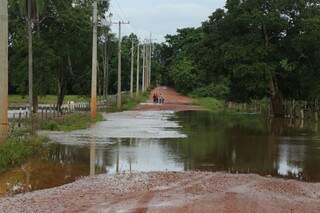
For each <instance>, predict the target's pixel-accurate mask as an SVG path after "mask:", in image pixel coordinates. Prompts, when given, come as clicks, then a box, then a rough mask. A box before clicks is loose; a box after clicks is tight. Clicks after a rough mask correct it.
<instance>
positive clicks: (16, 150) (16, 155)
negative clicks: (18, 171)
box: [0, 137, 46, 172]
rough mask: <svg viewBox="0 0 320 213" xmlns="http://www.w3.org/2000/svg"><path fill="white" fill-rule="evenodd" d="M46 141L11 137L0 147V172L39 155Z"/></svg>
mask: <svg viewBox="0 0 320 213" xmlns="http://www.w3.org/2000/svg"><path fill="white" fill-rule="evenodd" d="M45 140H46V139H45V138H40V137H26V138H16V137H14V138H13V137H11V138H9V139H8V140H7V141H6V142H5V143H3V144H1V145H0V172H4V171H6V170H7V169H9V168H12V167H14V166H17V165H20V164H22V163H23V162H24V161H25V160H27V158H29V157H31V156H33V155H36V154H39V153H40V152H41V150H42V145H43V143H44V141H45Z"/></svg>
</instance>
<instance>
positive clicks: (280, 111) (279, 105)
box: [262, 24, 285, 117]
mask: <svg viewBox="0 0 320 213" xmlns="http://www.w3.org/2000/svg"><path fill="white" fill-rule="evenodd" d="M262 30H263V35H264V41H265V47H266V49H269V46H270V38H269V35H268V31H267V27H266V25H265V24H262ZM270 75H271V78H270V82H269V92H270V99H271V109H272V114H273V116H274V117H284V114H285V113H284V108H283V99H282V95H281V92H280V91H279V87H278V83H277V77H276V76H275V75H274V73H273V72H272V71H271V73H270Z"/></svg>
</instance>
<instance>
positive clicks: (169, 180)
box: [0, 172, 320, 213]
mask: <svg viewBox="0 0 320 213" xmlns="http://www.w3.org/2000/svg"><path fill="white" fill-rule="evenodd" d="M0 212H178V213H179V212H182V213H187V212H196V213H198V212H217V213H220V212H221V213H223V212H226V213H231V212H232V213H233V212H235V213H236V212H240V213H242V212H243V213H247V212H249V213H250V212H270V213H278V212H288V213H291V212H305V213H318V212H320V184H311V183H303V182H298V181H293V180H282V179H274V178H264V177H260V176H258V175H232V174H224V173H209V172H182V173H175V172H168V173H166V172H157V173H137V174H120V175H114V176H108V175H100V176H96V177H92V178H84V179H82V180H79V181H77V182H75V183H72V184H68V185H64V186H61V187H57V188H54V189H48V190H43V191H37V192H32V193H27V194H24V195H17V196H15V197H12V198H2V199H0Z"/></svg>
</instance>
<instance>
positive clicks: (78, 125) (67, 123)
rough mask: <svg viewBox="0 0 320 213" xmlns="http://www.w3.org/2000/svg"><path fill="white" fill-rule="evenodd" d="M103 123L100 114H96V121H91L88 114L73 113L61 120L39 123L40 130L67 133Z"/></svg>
mask: <svg viewBox="0 0 320 213" xmlns="http://www.w3.org/2000/svg"><path fill="white" fill-rule="evenodd" d="M99 121H103V116H102V114H100V113H98V114H97V119H96V120H92V119H91V117H90V114H89V113H74V114H70V115H66V116H64V117H63V118H59V119H53V120H49V121H42V122H40V129H42V130H49V131H64V132H69V131H73V130H78V129H86V128H89V127H90V125H91V124H92V123H95V122H99Z"/></svg>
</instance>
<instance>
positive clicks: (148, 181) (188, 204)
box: [0, 87, 320, 213]
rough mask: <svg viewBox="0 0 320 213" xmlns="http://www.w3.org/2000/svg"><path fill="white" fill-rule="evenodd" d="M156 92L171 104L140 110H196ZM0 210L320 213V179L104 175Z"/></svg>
mask: <svg viewBox="0 0 320 213" xmlns="http://www.w3.org/2000/svg"><path fill="white" fill-rule="evenodd" d="M156 90H157V92H161V93H162V95H163V96H164V98H165V99H166V103H165V104H164V105H154V104H152V103H150V104H145V105H140V106H139V107H138V108H137V109H138V110H174V111H181V110H196V109H197V107H196V106H193V105H192V101H191V99H190V98H187V97H183V96H181V95H179V94H177V93H176V92H175V91H173V90H172V89H168V88H165V87H160V88H157V89H156ZM151 94H152V93H151ZM0 212H14V213H16V212H48V213H49V212H50V213H51V212H112V213H113V212H133V213H136V212H137V213H138V212H142V213H144V212H165V213H167V212H176V213H180V212H181V213H189V212H195V213H202V212H203V213H207V212H217V213H238V212H239V213H247V212H248V213H256V212H258V213H260V212H263V213H278V212H280V213H293V212H297V213H298V212H303V213H319V212H320V183H304V182H299V181H295V180H283V179H278V178H271V177H268V178H266V177H261V176H258V175H237V174H225V173H210V172H179V173H176V172H153V173H152V172H151V173H135V174H120V175H112V176H110V175H99V176H96V177H88V178H83V179H80V180H78V181H76V182H74V183H71V184H67V185H64V186H61V187H57V188H53V189H47V190H42V191H35V192H31V193H26V194H20V195H17V196H14V197H6V198H0Z"/></svg>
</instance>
